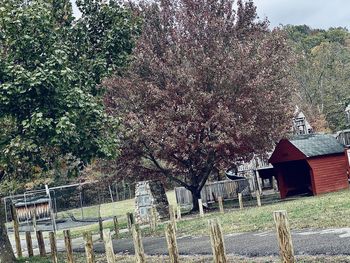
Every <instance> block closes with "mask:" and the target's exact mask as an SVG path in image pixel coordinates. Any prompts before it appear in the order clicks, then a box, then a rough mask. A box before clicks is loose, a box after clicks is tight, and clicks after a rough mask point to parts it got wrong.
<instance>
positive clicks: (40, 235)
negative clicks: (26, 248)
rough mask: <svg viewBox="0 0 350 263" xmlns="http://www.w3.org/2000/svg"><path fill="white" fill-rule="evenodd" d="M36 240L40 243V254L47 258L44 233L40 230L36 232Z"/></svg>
mask: <svg viewBox="0 0 350 263" xmlns="http://www.w3.org/2000/svg"><path fill="white" fill-rule="evenodd" d="M36 239H37V241H38V247H39V254H40V256H41V257H45V256H46V249H45V242H44V237H43V232H41V231H40V230H38V231H36Z"/></svg>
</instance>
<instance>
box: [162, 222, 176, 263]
mask: <svg viewBox="0 0 350 263" xmlns="http://www.w3.org/2000/svg"><path fill="white" fill-rule="evenodd" d="M165 237H166V241H167V244H168V251H169V258H170V262H171V263H177V262H179V251H178V248H177V242H176V231H175V228H174V225H173V224H171V223H169V224H167V225H166V226H165Z"/></svg>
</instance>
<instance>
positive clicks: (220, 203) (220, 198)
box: [218, 196, 225, 214]
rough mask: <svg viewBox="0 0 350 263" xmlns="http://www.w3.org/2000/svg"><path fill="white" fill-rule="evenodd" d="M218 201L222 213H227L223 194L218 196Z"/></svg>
mask: <svg viewBox="0 0 350 263" xmlns="http://www.w3.org/2000/svg"><path fill="white" fill-rule="evenodd" d="M218 202H219V210H220V213H222V214H223V213H225V212H224V204H223V202H222V197H221V196H219V197H218Z"/></svg>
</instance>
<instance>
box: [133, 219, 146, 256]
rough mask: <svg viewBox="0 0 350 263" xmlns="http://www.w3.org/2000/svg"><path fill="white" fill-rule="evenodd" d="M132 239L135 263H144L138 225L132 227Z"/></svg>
mask: <svg viewBox="0 0 350 263" xmlns="http://www.w3.org/2000/svg"><path fill="white" fill-rule="evenodd" d="M132 237H133V239H134V247H135V257H136V262H137V263H144V262H146V259H145V252H144V250H143V244H142V237H141V231H140V227H139V225H138V224H133V225H132Z"/></svg>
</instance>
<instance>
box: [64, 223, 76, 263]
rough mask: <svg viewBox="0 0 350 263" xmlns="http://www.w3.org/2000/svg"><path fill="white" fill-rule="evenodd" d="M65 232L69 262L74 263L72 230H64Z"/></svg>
mask: <svg viewBox="0 0 350 263" xmlns="http://www.w3.org/2000/svg"><path fill="white" fill-rule="evenodd" d="M63 234H64V244H65V246H66V252H67V262H68V263H74V258H73V248H72V240H71V238H70V231H69V230H64V231H63Z"/></svg>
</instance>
